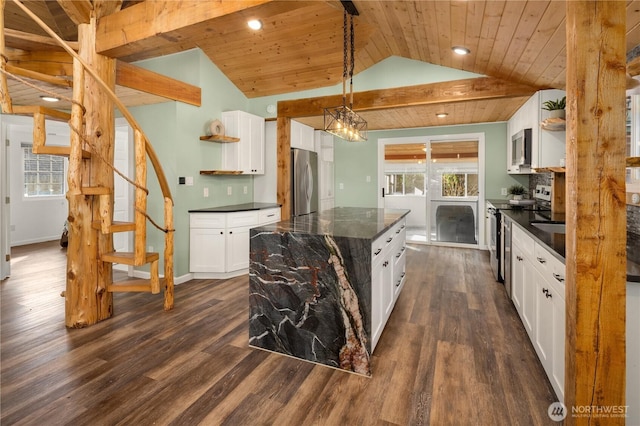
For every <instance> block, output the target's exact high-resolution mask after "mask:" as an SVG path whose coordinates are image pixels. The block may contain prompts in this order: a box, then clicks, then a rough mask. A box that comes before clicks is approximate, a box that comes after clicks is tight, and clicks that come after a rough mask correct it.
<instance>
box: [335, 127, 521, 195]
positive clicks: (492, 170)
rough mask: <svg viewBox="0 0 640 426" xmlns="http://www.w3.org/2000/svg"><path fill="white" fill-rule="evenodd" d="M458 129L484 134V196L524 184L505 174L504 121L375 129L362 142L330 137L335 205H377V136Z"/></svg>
mask: <svg viewBox="0 0 640 426" xmlns="http://www.w3.org/2000/svg"><path fill="white" fill-rule="evenodd" d="M462 133H484V134H485V162H486V170H485V196H486V198H505V196H503V195H500V188H504V187H509V186H511V185H513V184H514V183H516V182H518V183H520V184H522V185H525V187H526V186H527V185H528V184H529V178H528V176H526V175H522V176H511V175H508V174H507V151H506V149H507V123H504V122H502V123H487V124H473V125H464V126H441V127H429V128H420V129H407V130H390V131H376V132H369V138H368V140H367V141H366V142H364V143H349V142H346V141H344V140H342V139H339V138H334V162H335V182H336V188H335V194H336V199H335V204H336V206H342V207H346V206H349V207H377V205H378V191H379V188H380V187H381V186H380V185H378V184H377V182H378V140H379V139H385V138H400V137H412V136H432V135H455V134H462ZM367 176H370V177H371V181H370V182H367ZM341 184H342V188H341Z"/></svg>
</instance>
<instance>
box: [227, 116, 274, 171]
mask: <svg viewBox="0 0 640 426" xmlns="http://www.w3.org/2000/svg"><path fill="white" fill-rule="evenodd" d="M222 123H223V124H224V127H225V135H226V136H233V137H236V138H240V142H236V143H225V144H223V145H222V165H221V168H222V170H239V171H242V173H244V174H252V175H261V174H264V118H263V117H259V116H257V115H253V114H249V113H247V112H244V111H225V112H223V113H222Z"/></svg>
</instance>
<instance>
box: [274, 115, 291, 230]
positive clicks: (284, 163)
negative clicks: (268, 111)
mask: <svg viewBox="0 0 640 426" xmlns="http://www.w3.org/2000/svg"><path fill="white" fill-rule="evenodd" d="M277 124H278V126H277V133H278V152H277V161H278V180H277V197H278V203H279V204H281V205H282V208H281V219H282V220H288V219H289V218H290V217H291V118H289V117H283V116H280V115H279V116H278V122H277Z"/></svg>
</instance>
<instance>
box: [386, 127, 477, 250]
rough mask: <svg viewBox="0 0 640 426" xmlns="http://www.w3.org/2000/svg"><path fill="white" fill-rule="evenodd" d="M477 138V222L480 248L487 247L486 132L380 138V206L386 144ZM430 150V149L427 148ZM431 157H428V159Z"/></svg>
mask: <svg viewBox="0 0 640 426" xmlns="http://www.w3.org/2000/svg"><path fill="white" fill-rule="evenodd" d="M463 139H465V140H477V141H478V211H477V213H476V214H477V218H476V220H477V224H478V244H477V247H478V248H482V247H486V241H485V229H484V228H485V221H484V220H481V218H484V211H485V189H484V182H485V134H484V132H478V133H454V134H448V135H427V136H415V137H414V136H404V137H398V138H384V139H379V140H378V186H379V188H378V208H381V209H383V208H384V198H383V197H382V191H383V189H384V186H385V179H384V147H385V145H394V144H406V143H425V144H428V146H430V145H431V142H445V141H455V140H463ZM427 151H428V150H427ZM428 160H429V158H427V161H428ZM429 198H430V194H429V193H428V192H427V218H426V219H427V233H429V232H430V228H431V223H430V217H431V216H430V212H431V203H429V202H428V200H429ZM430 240H431V239H430V238H427V242H428V243H429V244H431V242H430ZM447 245H450V246H457V245H459V244H455V243H450V244H449V243H448V244H447ZM460 246H464V247H468V245H467V244H464V245H460Z"/></svg>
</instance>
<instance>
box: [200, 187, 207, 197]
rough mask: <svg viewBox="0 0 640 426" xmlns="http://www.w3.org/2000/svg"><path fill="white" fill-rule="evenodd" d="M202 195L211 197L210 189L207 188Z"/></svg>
mask: <svg viewBox="0 0 640 426" xmlns="http://www.w3.org/2000/svg"><path fill="white" fill-rule="evenodd" d="M202 195H203V196H205V197H208V196H209V188H205V189H204V191H203V194H202Z"/></svg>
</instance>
